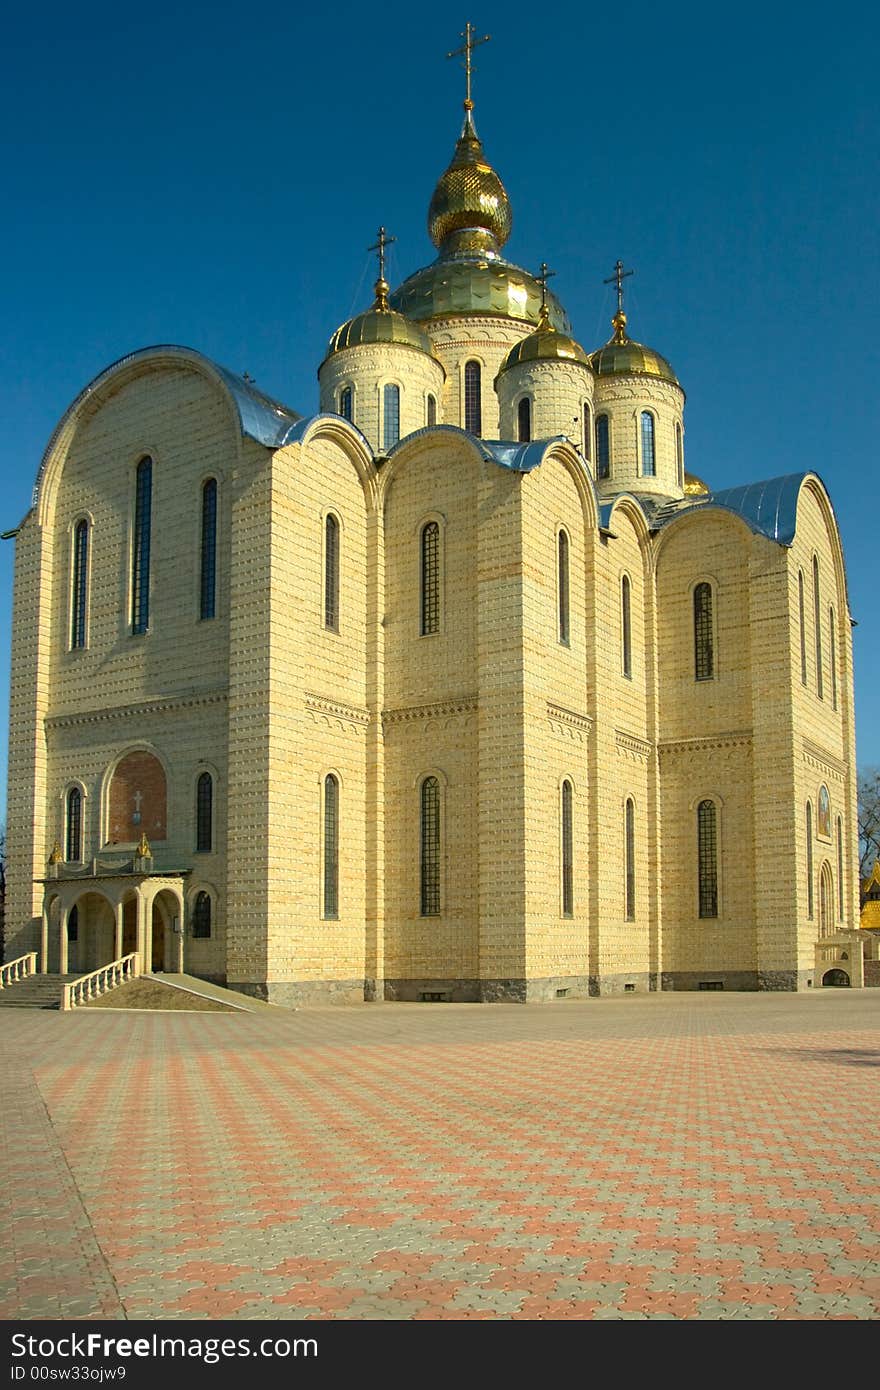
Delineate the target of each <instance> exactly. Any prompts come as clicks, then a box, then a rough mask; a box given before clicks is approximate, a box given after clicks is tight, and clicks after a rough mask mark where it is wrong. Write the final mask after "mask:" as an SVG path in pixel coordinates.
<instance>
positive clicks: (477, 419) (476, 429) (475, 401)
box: [464, 362, 483, 435]
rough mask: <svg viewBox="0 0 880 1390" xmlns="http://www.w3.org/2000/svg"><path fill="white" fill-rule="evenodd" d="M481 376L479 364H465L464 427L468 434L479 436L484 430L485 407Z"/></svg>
mask: <svg viewBox="0 0 880 1390" xmlns="http://www.w3.org/2000/svg"><path fill="white" fill-rule="evenodd" d="M481 375H482V374H481V371H480V364H479V362H465V364H464V427H465V429H466V430H467V432H468V434H476V435H479V434H481V432H482V429H483V407H482V402H481V400H480V380H481Z"/></svg>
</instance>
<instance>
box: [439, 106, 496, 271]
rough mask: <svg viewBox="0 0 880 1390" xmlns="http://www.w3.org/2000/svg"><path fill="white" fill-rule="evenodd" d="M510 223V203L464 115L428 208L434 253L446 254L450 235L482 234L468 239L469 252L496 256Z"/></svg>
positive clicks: (466, 116)
mask: <svg viewBox="0 0 880 1390" xmlns="http://www.w3.org/2000/svg"><path fill="white" fill-rule="evenodd" d="M512 223H513V214H512V212H511V209H510V199H509V198H508V196H507V193H506V192H505V190H504V184H503V183H502V182H501V180H500V178H499V177H498V175H497V174H496V173H495V170H494V169H493V168H492V166H491V164H488V163H487V162H486V157H485V155H484V154H483V146H482V145H481V143H480V140H479V138H478V136H477V132H476V130H475V129H474V123H473V120H472V119H471V113H470V111H468V112H466V114H465V118H464V126H463V127H462V132H461V135H460V136H459V139H458V143H457V144H456V146H455V153H454V155H453V156H452V162H451V164H450V165H449V167H448V169H447V170H446V172H445V173H444V174H442V175H441V176H440V182H439V183H438V184H437V187H436V188H435V189H434V196H433V197H432V199H431V206H430V207H429V208H428V234H429V235H430V238H431V240H432V241H433V243H434V245H435V246H436V247H438V249H441V250H446V249H447V247H446V246H445V245H444V243H446V242H447V241H448V239H449V238H450V236H451V235H452V234H453V233H454V232H459V231H469V232H477V233H479V232H482V233H483V234H484V235H483V236H482V237H479V236H477V237H476V238H472V242H473V246H472V248H471V249H480V250H483V251H487V252H489V253H490V254H491V253H492V252H493V251H494V252H495V254H496V255H497V254H498V252H499V250H500V248H501V247H502V246H503V245H504V243H505V242H506V241H507V238H508V237H509V236H510V228H511V226H512ZM486 233H488V236H486V235H485V234H486Z"/></svg>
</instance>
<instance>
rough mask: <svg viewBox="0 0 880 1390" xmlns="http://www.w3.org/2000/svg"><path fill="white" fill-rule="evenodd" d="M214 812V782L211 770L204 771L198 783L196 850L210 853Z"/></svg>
mask: <svg viewBox="0 0 880 1390" xmlns="http://www.w3.org/2000/svg"><path fill="white" fill-rule="evenodd" d="M213 814H214V783H213V780H212V778H211V774H210V772H203V773H202V774H201V776H200V777H199V780H198V782H197V783H196V852H197V853H199V854H210V852H211V839H212V820H213Z"/></svg>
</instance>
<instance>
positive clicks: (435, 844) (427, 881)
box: [420, 777, 440, 917]
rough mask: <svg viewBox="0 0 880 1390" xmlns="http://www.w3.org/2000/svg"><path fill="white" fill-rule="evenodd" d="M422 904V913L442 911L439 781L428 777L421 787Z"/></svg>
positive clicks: (432, 913) (436, 914)
mask: <svg viewBox="0 0 880 1390" xmlns="http://www.w3.org/2000/svg"><path fill="white" fill-rule="evenodd" d="M420 842H421V864H420V870H421V890H422V891H421V899H422V901H421V908H422V916H423V917H439V915H440V784H439V782H438V781H437V778H436V777H426V778H425V780H424V782H423V783H422V791H421V826H420Z"/></svg>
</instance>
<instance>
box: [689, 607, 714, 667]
mask: <svg viewBox="0 0 880 1390" xmlns="http://www.w3.org/2000/svg"><path fill="white" fill-rule="evenodd" d="M694 675H695V677H696V679H697V680H698V681H710V680H712V679H713V677H714V675H715V652H714V647H713V634H712V585H711V584H705V583H704V584H697V585H696V587H695V588H694Z"/></svg>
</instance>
